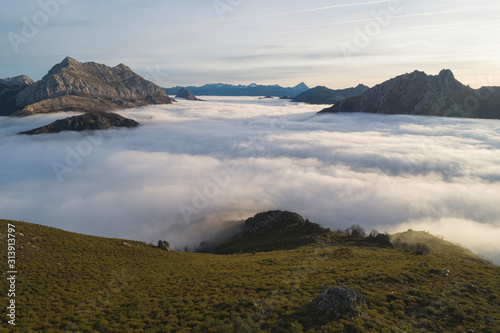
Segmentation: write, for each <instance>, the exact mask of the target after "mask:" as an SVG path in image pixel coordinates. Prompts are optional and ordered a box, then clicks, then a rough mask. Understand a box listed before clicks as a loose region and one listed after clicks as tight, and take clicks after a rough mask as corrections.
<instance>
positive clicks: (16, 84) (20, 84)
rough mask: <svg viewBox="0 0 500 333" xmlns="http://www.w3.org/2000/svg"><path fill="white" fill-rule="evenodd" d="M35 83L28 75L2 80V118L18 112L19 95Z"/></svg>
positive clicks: (0, 95)
mask: <svg viewBox="0 0 500 333" xmlns="http://www.w3.org/2000/svg"><path fill="white" fill-rule="evenodd" d="M34 82H35V81H33V80H32V79H30V78H29V77H27V76H26V75H21V76H16V77H13V78H5V79H0V116H10V115H11V114H12V113H14V112H15V111H16V110H17V108H16V99H17V95H19V93H20V92H21V91H22V90H24V89H25V88H26V87H27V86H29V85H31V84H33V83H34Z"/></svg>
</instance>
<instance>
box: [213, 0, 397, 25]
mask: <svg viewBox="0 0 500 333" xmlns="http://www.w3.org/2000/svg"><path fill="white" fill-rule="evenodd" d="M391 1H394V0H379V1H370V2H359V3H346V4H340V5H332V6H326V7H318V8H310V9H303V10H296V11H289V12H281V13H272V14H263V15H253V16H245V17H235V18H228V19H225V20H224V21H239V20H252V19H258V18H266V17H273V16H287V15H295V14H302V13H310V12H317V11H323V10H328V9H336V8H347V7H358V6H368V5H375V4H379V3H384V2H391ZM210 22H219V23H220V22H221V21H220V20H218V21H210Z"/></svg>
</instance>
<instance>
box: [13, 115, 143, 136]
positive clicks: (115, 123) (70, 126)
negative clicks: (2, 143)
mask: <svg viewBox="0 0 500 333" xmlns="http://www.w3.org/2000/svg"><path fill="white" fill-rule="evenodd" d="M137 126H139V123H138V122H136V121H135V120H132V119H128V118H125V117H122V116H120V115H118V114H116V113H109V112H92V113H86V114H83V115H80V116H74V117H69V118H66V119H60V120H56V121H54V122H53V123H51V124H49V125H47V126H43V127H39V128H35V129H33V130H30V131H26V132H21V133H19V134H27V135H34V134H47V133H59V132H62V131H76V132H81V131H90V130H106V129H110V128H112V127H137Z"/></svg>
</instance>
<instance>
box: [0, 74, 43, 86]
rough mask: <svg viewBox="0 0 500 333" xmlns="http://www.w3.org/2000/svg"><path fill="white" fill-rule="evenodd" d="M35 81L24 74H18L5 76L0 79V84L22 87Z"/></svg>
mask: <svg viewBox="0 0 500 333" xmlns="http://www.w3.org/2000/svg"><path fill="white" fill-rule="evenodd" d="M33 83H35V81H33V80H32V79H31V78H29V77H28V76H26V75H19V76H15V77H6V78H5V79H0V84H2V85H6V86H10V87H22V86H29V85H30V84H33Z"/></svg>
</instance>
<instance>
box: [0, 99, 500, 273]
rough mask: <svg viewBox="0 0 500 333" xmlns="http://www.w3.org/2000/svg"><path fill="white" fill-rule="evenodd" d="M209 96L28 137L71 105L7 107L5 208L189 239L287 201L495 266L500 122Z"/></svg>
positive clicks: (73, 225)
mask: <svg viewBox="0 0 500 333" xmlns="http://www.w3.org/2000/svg"><path fill="white" fill-rule="evenodd" d="M204 99H206V100H207V101H205V102H193V101H186V100H182V99H179V101H178V102H177V103H175V104H173V105H159V106H148V107H143V108H138V109H129V110H123V111H120V114H122V115H124V116H126V117H129V118H133V119H135V120H137V121H138V122H139V123H141V125H142V126H140V127H138V128H135V129H113V130H108V131H96V132H89V133H78V132H62V133H58V134H49V135H38V136H22V135H16V134H15V133H18V132H20V131H24V130H29V129H32V128H34V127H38V126H42V125H45V124H48V123H50V122H51V121H53V120H55V119H58V118H63V117H67V116H68V114H67V113H59V114H44V115H35V116H30V117H24V118H13V117H0V156H3V157H6V158H3V159H2V163H1V165H0V202H1V203H2V204H1V205H0V217H1V218H4V219H12V220H22V221H28V222H34V223H39V224H44V225H49V226H53V227H57V228H60V229H63V230H68V231H74V232H79V233H84V234H90V235H98V236H105V237H113V238H125V239H134V240H141V241H145V242H153V243H156V242H157V241H158V240H159V239H165V240H167V241H168V242H170V244H171V245H172V247H173V248H174V249H182V248H183V247H184V246H185V245H188V246H190V247H191V248H193V247H194V246H196V245H197V244H198V243H199V242H200V241H202V240H206V239H207V238H208V239H209V240H211V239H215V238H216V237H217V235H218V234H219V232H221V231H222V230H225V229H226V228H228V226H229V225H230V224H229V222H232V223H234V222H237V221H242V220H244V219H246V218H249V217H251V216H253V215H255V214H257V213H259V212H262V211H266V210H273V209H280V210H289V211H293V212H297V213H298V214H300V215H302V216H303V217H304V218H307V219H309V220H310V221H312V222H315V223H319V224H321V225H322V226H324V227H329V228H331V229H332V230H336V229H338V228H340V229H345V228H346V227H348V226H350V225H351V224H359V225H361V226H362V227H363V228H365V230H366V231H367V232H369V231H371V230H372V229H373V228H375V229H377V230H379V231H387V232H390V233H393V232H398V231H405V230H407V229H410V228H411V229H413V230H424V231H429V232H431V233H432V234H434V235H441V236H443V237H444V239H445V240H448V241H452V242H454V243H460V244H462V245H463V246H465V247H467V248H469V249H471V250H473V251H474V252H476V253H480V254H482V255H484V256H486V257H487V258H490V259H492V260H494V262H496V263H497V264H500V243H499V242H498V239H500V206H499V205H498V202H499V198H500V134H499V133H500V122H499V121H494V120H493V121H492V120H481V119H457V118H439V117H418V116H405V115H390V116H389V115H379V114H356V113H354V114H326V115H317V114H316V112H317V111H318V110H320V109H321V108H322V107H324V106H321V105H320V106H318V105H307V104H298V103H292V102H289V101H284V100H279V99H271V100H259V99H258V98H257V97H233V98H227V97H213V96H205V97H204Z"/></svg>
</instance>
